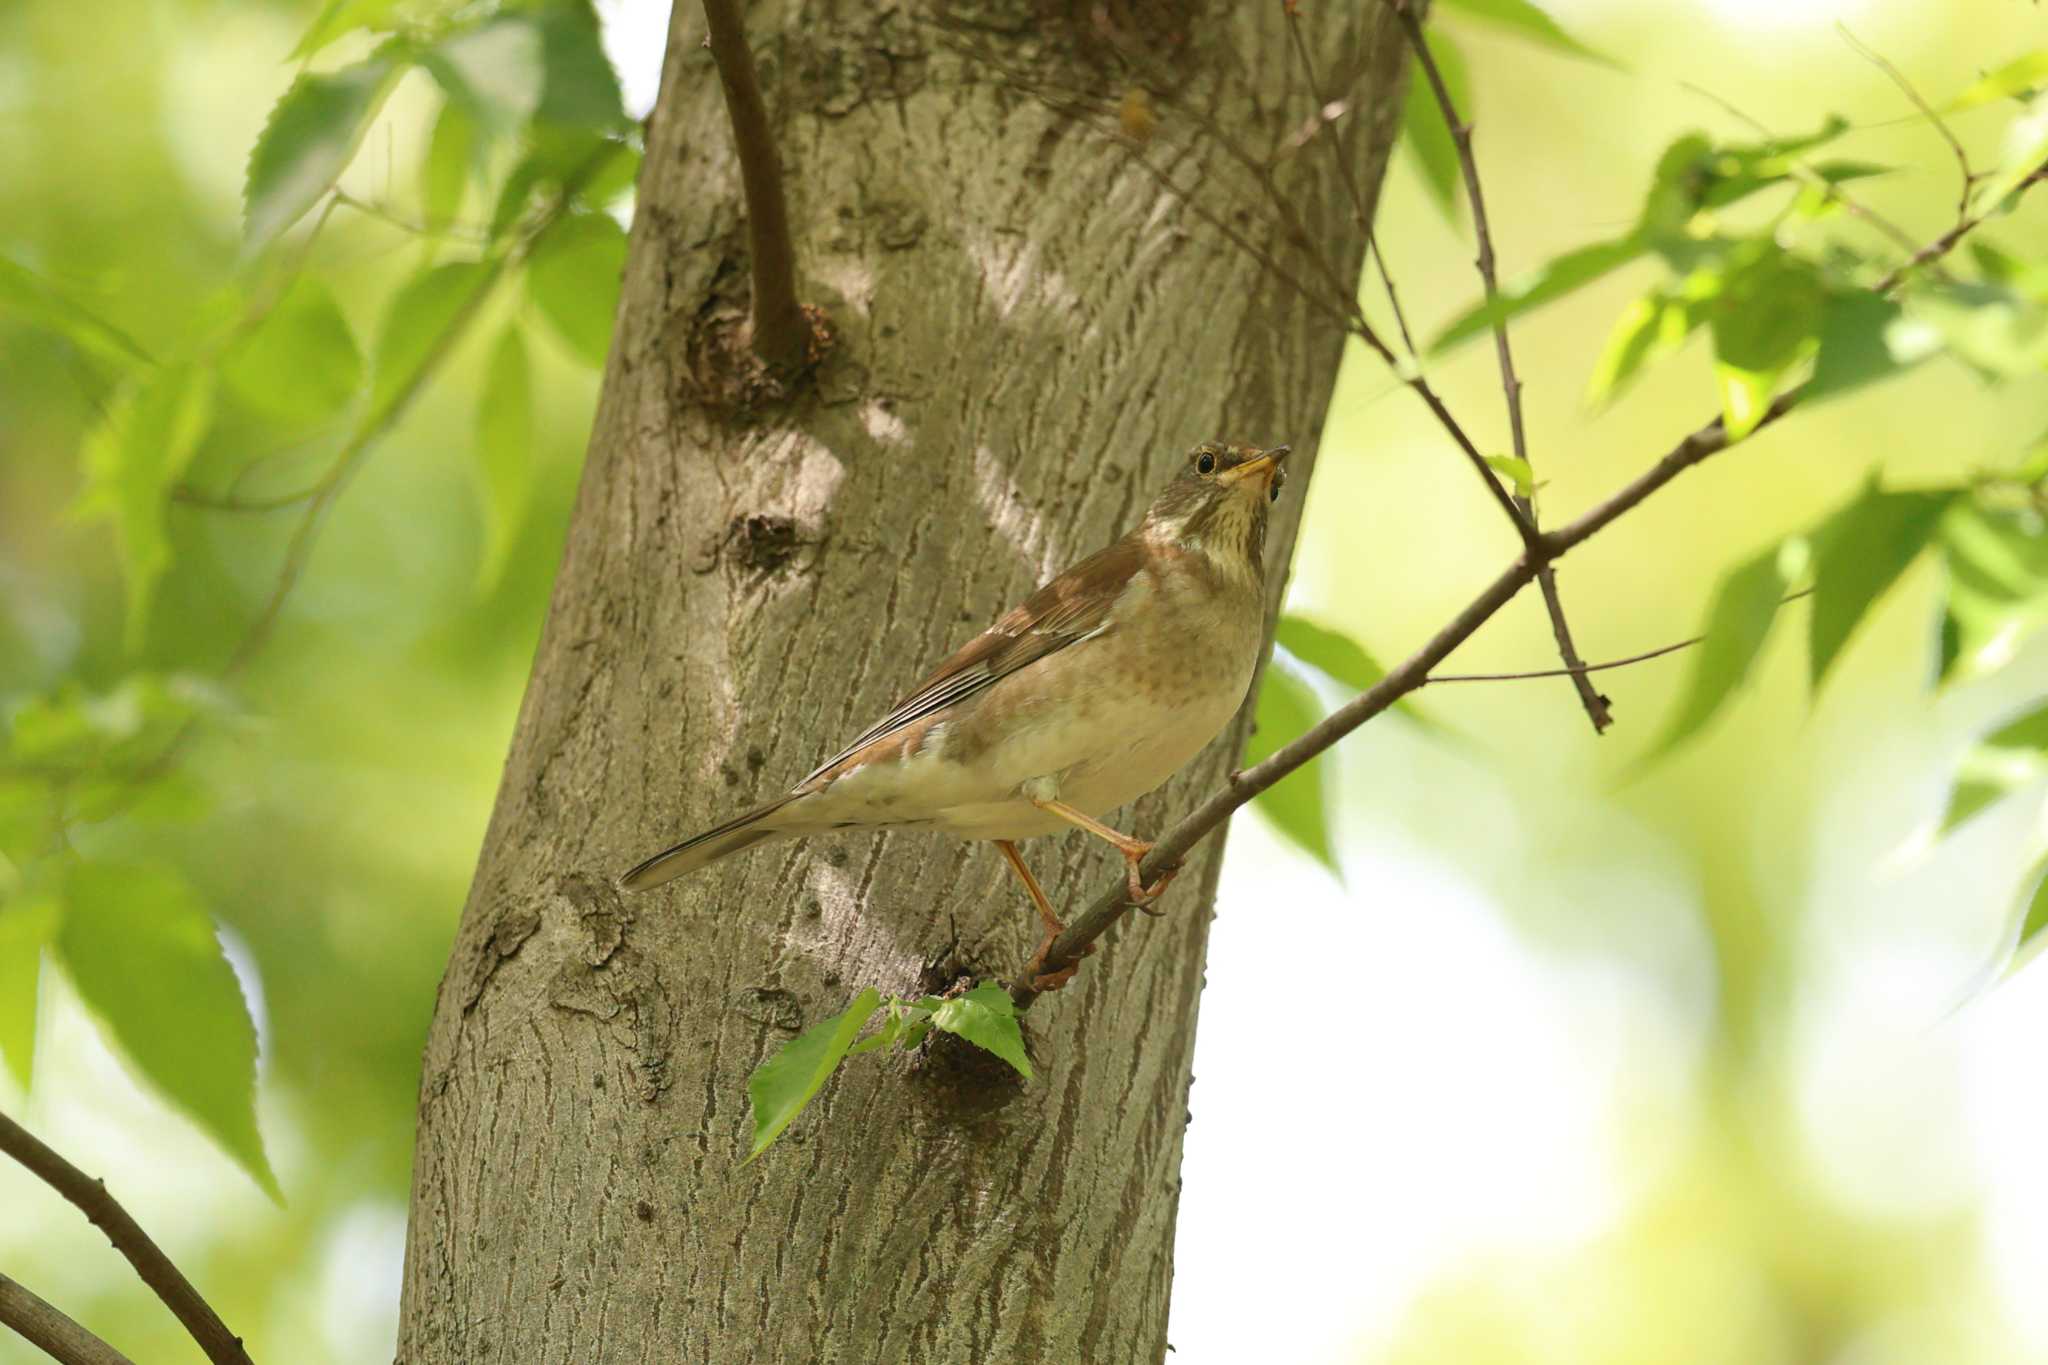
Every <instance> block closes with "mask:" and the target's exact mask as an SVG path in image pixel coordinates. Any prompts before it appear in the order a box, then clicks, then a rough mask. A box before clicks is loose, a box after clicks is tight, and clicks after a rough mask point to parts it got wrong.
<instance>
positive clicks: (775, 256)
mask: <svg viewBox="0 0 2048 1365" xmlns="http://www.w3.org/2000/svg"><path fill="white" fill-rule="evenodd" d="M704 23H705V25H706V27H707V28H708V29H709V30H710V41H709V46H710V48H711V56H712V60H714V61H715V62H717V63H718V83H719V85H720V86H722V87H723V88H724V90H725V112H726V115H727V117H728V118H729V119H730V120H731V122H732V142H733V150H734V151H735V152H736V153H737V154H738V156H739V162H740V182H741V184H742V186H743V187H744V189H745V191H746V196H747V258H748V261H749V263H750V264H751V266H752V271H753V281H754V328H753V331H754V336H753V344H754V354H755V355H758V356H759V357H760V358H761V359H762V360H763V361H764V362H765V363H766V364H767V365H768V367H769V368H770V369H774V370H780V371H785V372H788V371H793V370H797V369H799V368H801V367H802V365H803V363H804V357H805V354H806V351H807V349H808V346H809V343H810V335H811V324H810V319H809V318H807V317H805V316H804V310H803V305H802V304H801V303H799V302H798V301H797V297H796V248H795V247H794V246H793V245H792V244H791V241H790V235H789V205H788V202H787V201H786V200H785V198H784V197H783V192H782V161H781V158H779V157H778V156H777V155H776V153H775V135H774V133H772V132H771V131H770V130H769V127H768V106H767V105H766V104H765V103H764V102H763V101H762V99H761V78H760V77H759V75H757V74H756V73H755V70H754V54H753V51H752V49H750V48H749V47H748V46H747V27H746V23H745V21H744V20H742V19H741V18H740V11H739V5H738V3H737V0H704Z"/></svg>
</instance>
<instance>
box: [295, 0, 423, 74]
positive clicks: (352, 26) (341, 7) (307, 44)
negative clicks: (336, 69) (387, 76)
mask: <svg viewBox="0 0 2048 1365" xmlns="http://www.w3.org/2000/svg"><path fill="white" fill-rule="evenodd" d="M397 8H398V0H327V3H326V4H324V5H322V6H321V7H320V13H319V14H318V15H316V16H314V19H313V22H312V23H311V24H309V25H308V26H307V28H306V31H305V33H303V34H301V35H300V37H299V41H298V45H297V46H295V47H294V48H292V51H291V60H292V61H295V62H303V61H305V60H306V59H307V58H309V57H312V56H314V55H315V54H316V53H318V52H319V51H320V50H321V49H323V48H325V47H327V46H328V45H329V44H330V43H334V42H337V41H339V40H340V39H342V38H346V37H347V36H348V35H349V34H351V33H355V32H358V31H360V30H363V29H381V28H384V27H385V26H386V25H388V24H389V23H390V22H391V16H392V12H393V11H394V10H396V9H397Z"/></svg>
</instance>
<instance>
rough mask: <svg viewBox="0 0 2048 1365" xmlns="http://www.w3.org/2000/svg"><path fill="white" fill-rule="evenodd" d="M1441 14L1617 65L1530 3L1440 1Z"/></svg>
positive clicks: (1525, 0)
mask: <svg viewBox="0 0 2048 1365" xmlns="http://www.w3.org/2000/svg"><path fill="white" fill-rule="evenodd" d="M1441 12H1443V13H1446V14H1459V15H1469V16H1470V17H1472V18H1474V19H1483V20H1485V21H1486V22H1488V23H1490V24H1499V25H1501V26H1502V27H1504V28H1506V29H1507V30H1509V31H1510V32H1512V33H1514V34H1516V35H1518V36H1519V37H1523V38H1528V39H1530V40H1532V41H1534V42H1538V43H1541V44H1542V45H1543V46H1545V47H1548V48H1551V49H1552V50H1554V51H1557V52H1565V53H1569V54H1570V55H1572V56H1574V57H1584V58H1587V59H1588V60H1590V61H1596V62H1602V63H1604V64H1606V65H1608V66H1619V65H1620V63H1619V62H1616V61H1615V60H1614V59H1613V58H1612V57H1610V56H1608V55H1607V54H1606V53H1604V52H1600V51H1597V50H1595V49H1593V48H1590V47H1587V46H1586V45H1585V44H1584V43H1582V42H1580V41H1579V40H1578V39H1576V38H1574V37H1572V35H1571V34H1569V33H1567V32H1565V31H1564V30H1563V29H1562V28H1559V27H1558V24H1557V21H1556V20H1555V19H1552V18H1551V17H1550V16H1549V15H1548V14H1546V13H1545V12H1544V11H1543V10H1541V9H1539V8H1537V7H1536V6H1535V5H1533V4H1531V3H1530V2H1529V0H1442V11H1441ZM1460 107H1462V106H1460Z"/></svg>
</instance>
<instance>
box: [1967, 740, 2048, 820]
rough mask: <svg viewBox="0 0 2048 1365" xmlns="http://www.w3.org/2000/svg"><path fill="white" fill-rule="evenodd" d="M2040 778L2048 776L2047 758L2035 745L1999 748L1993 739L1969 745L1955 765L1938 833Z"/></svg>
mask: <svg viewBox="0 0 2048 1365" xmlns="http://www.w3.org/2000/svg"><path fill="white" fill-rule="evenodd" d="M2043 777H2048V755H2044V754H2043V753H2042V752H2041V750H2040V746H2039V745H2001V744H1999V743H1997V741H1996V739H1995V738H1993V739H1987V740H1985V741H1984V742H1983V743H1981V744H1978V745H1975V746H1973V747H1972V748H1971V749H1970V750H1969V752H1967V753H1965V754H1964V755H1963V757H1962V761H1961V762H1959V763H1958V764H1957V765H1956V772H1955V778H1954V780H1953V782H1952V783H1951V784H1950V787H1949V794H1948V803H1947V805H1946V806H1945V807H1944V808H1943V809H1942V812H1941V833H1943V834H1947V833H1948V832H1949V831H1950V830H1953V829H1954V828H1956V826H1958V825H1961V824H1963V823H1965V822H1967V821H1968V820H1970V819H1971V818H1972V817H1973V816H1976V815H1978V814H1979V813H1981V812H1983V811H1985V810H1988V809H1990V808H1991V807H1992V806H1994V805H1996V804H1997V803H1998V802H2000V801H2002V800H2004V799H2005V798H2006V797H2008V796H2010V795H2012V794H2013V793H2014V792H2016V791H2018V790H2020V789H2021V788H2022V787H2030V786H2032V785H2034V784H2035V783H2037V782H2039V781H2040V780H2041V779H2042V778H2043Z"/></svg>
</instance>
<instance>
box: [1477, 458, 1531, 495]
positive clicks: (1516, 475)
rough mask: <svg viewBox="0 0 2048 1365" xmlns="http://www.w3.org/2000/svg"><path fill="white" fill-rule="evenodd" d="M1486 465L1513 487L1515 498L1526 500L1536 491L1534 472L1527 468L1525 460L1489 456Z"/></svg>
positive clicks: (1527, 464) (1527, 463)
mask: <svg viewBox="0 0 2048 1365" xmlns="http://www.w3.org/2000/svg"><path fill="white" fill-rule="evenodd" d="M1486 465H1487V468H1489V469H1491V470H1492V471H1493V472H1494V473H1496V474H1498V475H1500V476H1501V477H1502V478H1504V479H1506V480H1507V481H1508V482H1509V483H1511V484H1513V485H1514V486H1515V494H1516V496H1518V497H1524V498H1526V497H1529V496H1530V495H1531V494H1533V493H1534V492H1535V491H1536V471H1535V470H1533V469H1531V468H1529V462H1528V461H1527V460H1523V459H1518V458H1517V457H1515V456H1513V455H1489V456H1487V457H1486Z"/></svg>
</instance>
